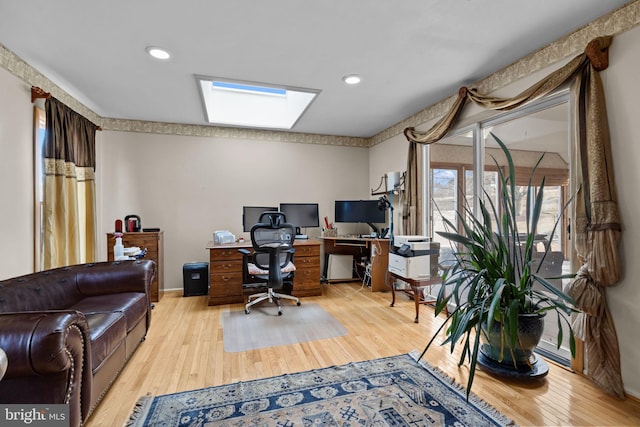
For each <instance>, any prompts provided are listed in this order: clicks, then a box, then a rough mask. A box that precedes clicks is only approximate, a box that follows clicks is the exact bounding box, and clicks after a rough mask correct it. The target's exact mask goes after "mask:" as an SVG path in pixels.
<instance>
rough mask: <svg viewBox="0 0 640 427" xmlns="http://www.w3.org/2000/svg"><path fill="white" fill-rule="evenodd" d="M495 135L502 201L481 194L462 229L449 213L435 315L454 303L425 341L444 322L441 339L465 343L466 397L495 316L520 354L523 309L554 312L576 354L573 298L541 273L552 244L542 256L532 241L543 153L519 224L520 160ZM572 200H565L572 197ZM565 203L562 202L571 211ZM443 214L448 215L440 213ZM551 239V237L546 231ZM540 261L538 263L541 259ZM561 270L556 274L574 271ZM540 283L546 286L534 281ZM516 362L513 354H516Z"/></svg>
mask: <svg viewBox="0 0 640 427" xmlns="http://www.w3.org/2000/svg"><path fill="white" fill-rule="evenodd" d="M491 135H492V137H493V138H494V139H495V140H496V141H497V143H498V144H499V145H500V147H501V149H502V152H503V153H504V155H505V157H506V160H507V168H506V171H505V170H503V168H501V167H500V166H499V164H498V162H497V161H496V159H495V158H494V162H495V164H496V166H497V168H498V177H499V179H498V182H499V196H500V197H499V201H498V203H497V206H496V204H494V202H492V201H491V198H490V197H488V194H487V193H486V191H485V194H484V195H485V197H484V198H482V199H481V200H480V201H479V212H480V215H479V216H475V215H474V214H473V212H472V210H471V209H470V207H469V206H466V207H465V209H464V210H465V213H464V215H462V214H461V213H458V216H459V219H461V221H459V222H460V224H462V225H461V226H460V229H458V227H457V226H456V225H455V224H454V223H453V222H452V221H449V220H447V219H444V221H445V227H446V230H447V231H446V232H438V234H439V235H440V236H442V237H444V238H446V239H448V240H449V241H450V242H451V243H452V246H453V247H454V248H455V249H454V257H455V258H454V261H453V262H452V263H451V265H450V266H449V267H448V268H447V269H446V270H445V273H444V275H443V286H441V288H440V291H439V293H438V296H437V301H436V306H435V315H436V316H437V315H439V314H440V313H442V312H443V311H444V310H445V308H446V307H448V305H449V304H450V303H451V304H452V305H453V306H455V309H453V311H451V312H450V313H449V315H448V316H447V318H446V320H445V322H444V323H443V324H442V325H441V326H440V328H439V329H438V330H437V331H436V333H435V334H434V335H433V337H432V338H431V339H430V341H429V342H428V344H427V346H426V348H425V349H424V351H423V353H422V355H424V353H425V352H426V351H427V350H428V349H429V347H430V346H431V345H432V344H433V342H434V340H435V338H436V336H438V335H439V334H440V332H441V331H442V329H443V328H445V327H446V331H445V340H444V342H443V343H442V345H449V346H450V351H451V352H453V351H454V349H455V347H456V345H462V346H463V347H462V354H461V357H460V360H459V363H458V365H459V366H460V365H462V364H464V363H465V360H468V362H469V377H468V380H467V398H468V396H469V392H470V390H471V386H472V384H473V379H474V376H475V370H476V365H477V362H478V352H479V350H480V347H481V341H480V337H481V335H482V334H485V331H487V330H488V331H491V330H492V328H493V327H494V324H495V323H499V324H500V325H501V326H502V332H501V334H502V336H501V346H502V348H501V349H500V354H504V353H505V351H506V352H508V354H510V355H511V356H512V357H511V360H514V361H515V359H516V358H515V356H514V349H516V346H517V344H518V322H519V317H520V315H522V314H546V313H547V312H550V311H554V312H555V313H556V314H557V321H558V336H557V345H558V348H560V345H561V343H562V340H563V334H564V328H565V327H567V328H568V330H569V344H570V349H571V354H572V356H573V357H575V339H574V334H573V330H572V328H571V323H570V315H571V313H572V312H574V311H575V308H574V301H573V300H572V299H571V298H570V297H569V296H568V295H566V294H565V293H563V292H562V291H560V290H558V289H556V287H555V286H554V285H553V284H551V283H550V282H549V281H548V280H547V279H551V278H544V277H542V276H541V275H540V274H539V271H540V267H541V266H542V263H543V262H544V259H545V257H546V256H547V254H548V253H549V251H550V246H551V245H545V250H544V252H543V253H540V252H537V255H538V256H539V258H540V259H539V261H538V262H537V263H536V260H534V258H533V255H534V245H535V237H536V234H537V229H538V223H539V220H540V214H541V211H542V202H543V196H544V187H545V179H544V178H542V181H541V184H540V185H539V186H536V187H537V191H536V192H535V196H534V191H531V190H532V189H533V188H534V184H533V179H534V173H535V172H536V170H537V168H538V166H539V165H540V162H541V161H542V158H543V156H541V157H540V159H538V162H537V163H536V165H535V167H534V168H533V170H532V172H531V175H530V177H529V183H528V186H527V190H528V191H527V192H526V195H527V196H526V232H523V233H521V231H520V230H519V229H518V221H517V204H516V194H517V193H516V180H515V166H514V162H513V159H512V156H511V153H510V152H509V149H508V148H507V146H506V145H505V144H504V143H503V142H502V141H501V140H500V139H499V138H498V137H497V136H495V135H494V134H491ZM567 205H568V204H567ZM567 205H565V206H564V207H563V209H562V213H564V212H565V211H566V208H567ZM443 218H444V217H443ZM561 218H562V215H560V216H559V217H558V218H557V220H556V221H555V224H554V226H553V230H552V234H551V237H553V236H554V235H555V233H556V230H557V227H558V224H560V220H561ZM549 240H551V239H549ZM536 264H537V266H536ZM571 276H572V275H563V276H559V277H558V278H565V277H571ZM536 283H539V284H540V285H541V287H542V289H543V290H539V289H538V288H537V287H536V288H534V284H536ZM514 364H515V362H514Z"/></svg>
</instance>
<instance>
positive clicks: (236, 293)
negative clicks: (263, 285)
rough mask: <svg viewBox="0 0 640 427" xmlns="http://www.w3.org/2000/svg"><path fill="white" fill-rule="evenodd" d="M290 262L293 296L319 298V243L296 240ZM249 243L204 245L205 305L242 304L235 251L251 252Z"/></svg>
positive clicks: (238, 257) (239, 264) (240, 274)
mask: <svg viewBox="0 0 640 427" xmlns="http://www.w3.org/2000/svg"><path fill="white" fill-rule="evenodd" d="M293 247H294V248H295V249H296V252H295V254H294V255H293V262H294V264H295V266H296V273H295V276H294V278H293V295H295V296H297V297H309V296H318V295H322V288H321V287H320V242H319V241H317V240H313V239H309V240H296V241H294V242H293ZM251 248H252V246H251V242H244V243H229V244H224V245H216V244H214V243H213V242H212V241H210V242H209V243H207V249H208V250H209V302H208V304H209V305H220V304H235V303H244V302H245V301H244V295H243V293H242V282H243V271H242V270H243V266H242V254H241V253H240V252H238V249H251Z"/></svg>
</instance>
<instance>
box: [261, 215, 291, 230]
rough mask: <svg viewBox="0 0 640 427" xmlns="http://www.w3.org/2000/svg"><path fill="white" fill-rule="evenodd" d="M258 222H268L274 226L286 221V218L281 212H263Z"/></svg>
mask: <svg viewBox="0 0 640 427" xmlns="http://www.w3.org/2000/svg"><path fill="white" fill-rule="evenodd" d="M260 222H261V223H266V224H269V225H270V226H271V227H274V228H275V227H279V226H280V224H284V223H285V222H287V218H286V217H285V215H284V214H283V213H282V212H263V213H262V215H260Z"/></svg>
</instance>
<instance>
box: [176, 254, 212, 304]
mask: <svg viewBox="0 0 640 427" xmlns="http://www.w3.org/2000/svg"><path fill="white" fill-rule="evenodd" d="M182 276H183V280H184V292H183V294H182V296H185V297H192V296H195V295H207V293H209V263H208V262H189V263H186V264H185V265H183V266H182Z"/></svg>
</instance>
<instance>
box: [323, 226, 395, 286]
mask: <svg viewBox="0 0 640 427" xmlns="http://www.w3.org/2000/svg"><path fill="white" fill-rule="evenodd" d="M322 240H323V250H324V269H323V274H322V275H323V277H324V278H325V279H326V280H327V281H330V280H329V278H328V277H327V267H328V265H329V255H331V254H337V255H352V256H354V257H356V258H357V262H358V263H359V262H360V259H359V258H360V257H366V258H367V259H368V260H370V262H371V291H372V292H380V291H387V290H388V289H389V288H388V287H387V282H386V279H387V274H386V273H387V267H388V264H389V239H370V238H359V237H322ZM362 274H363V275H364V269H363V273H362ZM353 280H362V279H361V278H353ZM340 281H343V282H344V281H345V280H344V279H341V280H340Z"/></svg>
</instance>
